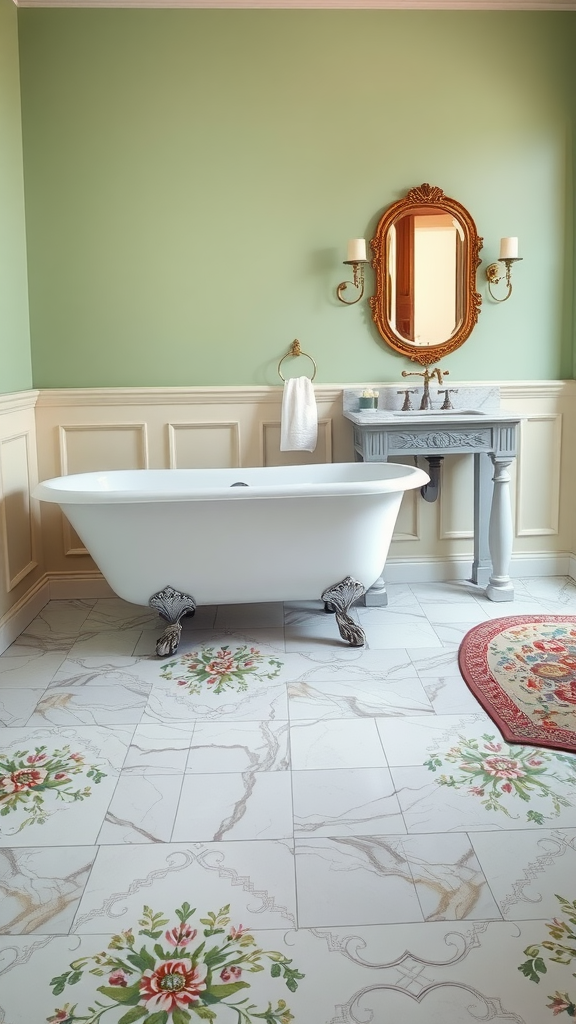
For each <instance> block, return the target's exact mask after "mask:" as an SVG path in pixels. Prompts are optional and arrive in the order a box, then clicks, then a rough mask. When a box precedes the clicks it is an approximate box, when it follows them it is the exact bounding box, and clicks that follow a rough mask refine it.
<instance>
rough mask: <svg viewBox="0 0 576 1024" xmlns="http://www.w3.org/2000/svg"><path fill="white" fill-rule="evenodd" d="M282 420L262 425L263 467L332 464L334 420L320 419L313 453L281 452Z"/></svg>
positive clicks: (268, 421) (261, 449)
mask: <svg viewBox="0 0 576 1024" xmlns="http://www.w3.org/2000/svg"><path fill="white" fill-rule="evenodd" d="M280 428H281V424H280V420H263V421H262V422H261V424H260V465H261V466H317V465H319V464H321V463H323V462H332V461H333V458H332V420H331V419H320V417H318V440H317V443H316V448H315V449H314V451H313V452H305V451H295V452H282V451H280Z"/></svg>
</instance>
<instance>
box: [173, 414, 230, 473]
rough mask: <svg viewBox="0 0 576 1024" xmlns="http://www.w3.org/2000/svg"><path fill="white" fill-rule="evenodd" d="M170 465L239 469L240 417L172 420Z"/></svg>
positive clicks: (179, 467)
mask: <svg viewBox="0 0 576 1024" xmlns="http://www.w3.org/2000/svg"><path fill="white" fill-rule="evenodd" d="M167 426H168V452H169V456H168V460H169V461H168V465H169V467H170V469H194V468H202V469H204V468H205V469H208V468H211V467H212V468H214V469H237V468H238V467H239V466H240V424H239V423H238V421H237V420H230V421H225V420H210V421H206V420H199V421H198V422H196V423H194V422H190V423H168V425H167Z"/></svg>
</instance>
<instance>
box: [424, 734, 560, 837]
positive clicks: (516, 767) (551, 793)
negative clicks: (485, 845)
mask: <svg viewBox="0 0 576 1024" xmlns="http://www.w3.org/2000/svg"><path fill="white" fill-rule="evenodd" d="M563 763H566V762H565V760H564V759H562V758H560V757H559V756H558V755H557V754H556V753H555V752H554V751H551V750H540V749H539V750H535V749H534V748H533V747H527V746H526V747H524V746H510V745H508V744H506V743H504V741H503V740H499V739H497V738H496V737H495V736H489V735H484V736H483V737H482V739H481V741H479V740H477V739H475V738H472V739H468V738H467V737H465V736H459V737H458V742H457V743H456V744H455V745H454V746H452V747H451V748H450V749H449V750H447V751H445V752H443V753H440V752H437V754H436V755H434V756H433V757H431V758H430V759H429V760H428V761H425V762H424V766H425V767H427V768H428V770H429V771H433V772H435V771H436V769H437V768H438V767H444V765H446V767H448V766H449V765H451V764H456V765H457V768H458V772H454V774H450V775H447V774H442V775H440V777H439V778H437V779H436V780H435V781H436V783H437V785H439V786H446V787H447V788H449V789H465V790H466V792H467V793H469V794H470V795H471V796H476V797H478V798H479V800H480V803H481V805H482V806H483V807H484V809H485V810H486V811H496V812H498V813H500V814H504V815H505V816H506V817H507V818H518V817H519V815H517V814H516V815H515V814H514V813H513V809H514V808H513V804H514V801H516V800H519V801H521V802H523V803H534V801H535V800H541V801H543V802H544V806H543V807H542V805H541V807H540V808H535V807H533V806H532V807H531V808H530V810H528V811H527V812H526V820H527V821H529V822H531V823H534V824H537V825H543V824H544V823H545V821H546V820H547V819H550V818H556V817H558V815H559V814H560V812H561V810H562V807H572V806H574V805H575V804H576V801H575V800H573V799H571V797H572V794H573V793H574V792H575V787H576V761H575V760H574V759H573V760H572V761H571V762H570V768H571V770H570V771H568V772H565V771H563V772H562V774H560V773H559V768H560V765H561V764H563ZM558 784H560V785H561V786H564V787H565V791H566V793H567V794H568V796H566V795H564V794H563V793H561V792H558V790H557V786H558Z"/></svg>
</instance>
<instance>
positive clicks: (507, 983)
mask: <svg viewBox="0 0 576 1024" xmlns="http://www.w3.org/2000/svg"><path fill="white" fill-rule="evenodd" d="M196 903H198V901H196ZM181 905H182V904H181V903H180V906H181ZM156 906H157V905H155V906H154V907H153V908H151V909H154V910H155V909H156ZM177 906H178V904H174V903H173V902H172V903H168V904H165V905H163V906H162V907H161V911H160V912H164V915H165V917H166V920H167V924H168V929H169V931H171V930H173V926H175V925H178V923H179V922H178V920H177V919H176V916H175V914H174V909H175V907H177ZM217 911H218V908H216V909H215V913H217ZM200 913H204V914H206V913H207V911H206V910H205V907H204V904H203V903H202V904H201V905H200V908H199V909H198V910H197V912H196V913H195V914H194V915H192V917H191V918H190V925H189V927H190V928H191V926H192V925H194V926H199V927H195V928H194V929H191V930H196V932H198V931H199V929H200V927H201V925H200V922H199V920H198V917H199V914H200ZM231 920H232V922H234V923H233V925H232V927H236V924H237V921H238V919H237V918H236V917H234V915H233V914H232V919H231ZM140 922H143V923H142V924H140ZM145 923H146V919H145V918H144V917H143V912H142V908H140V910H139V911H136V912H135V913H134V914H132V916H130V918H129V920H128V921H126V920H124V921H123V924H126V925H127V926H128V929H131V930H132V934H134V935H136V934H137V933H138V931H139V930H140V928H142V927H143V926H144V924H145ZM110 925H111V927H110V928H109V929H108V931H107V932H103V933H101V934H99V935H98V934H83V935H77V936H74V938H73V939H72V938H70V937H64V936H38V937H37V938H35V939H32V940H30V939H26V938H22V937H19V936H12V937H9V938H6V939H4V940H0V943H1V945H0V954H1V956H2V961H3V964H4V977H3V987H2V995H1V996H0V1002H1V1006H0V1010H1V1012H2V1015H3V1017H4V1020H5V1021H7V1022H9V1024H30V1022H31V1021H34V1022H35V1021H44V1020H47V1019H48V1020H51V1019H54V1018H55V1016H56V1014H55V1008H56V1007H58V1006H60V1007H62V1006H72V1005H75V1007H76V1009H75V1011H74V1012H75V1013H76V1014H77V1015H79V1016H80V1019H82V1017H86V1011H87V1008H88V1007H89V1006H92V1005H94V1002H95V1000H96V999H98V998H100V1001H101V1003H102V1005H103V1008H104V1012H105V1013H107V1014H109V1010H112V1011H113V1017H115V1018H116V1019H118V1016H119V1014H120V1013H122V1010H121V1009H120V1006H121V1005H122V1004H119V1003H118V1002H117V1001H115V1000H114V1001H113V1000H112V998H111V996H110V995H106V996H105V997H103V998H102V997H101V995H100V994H99V993H98V986H99V985H101V983H102V973H104V980H106V974H107V973H108V972H110V973H111V972H112V966H109V967H108V968H107V970H105V971H104V972H102V973H97V974H93V973H91V972H92V971H99V968H98V966H97V962H96V960H95V959H94V958H95V957H96V955H97V954H98V953H99V952H102V951H104V954H103V955H104V958H106V957H114V956H117V955H118V952H117V950H118V948H120V949H122V945H120V947H118V942H120V944H122V943H123V942H124V941H125V940H124V936H123V935H122V934H120V935H118V934H117V938H116V939H115V940H113V942H112V943H111V938H112V936H113V935H114V933H115V932H116V933H117V932H118V929H117V928H115V927H114V924H113V923H112V922H110ZM538 927H540V928H541V927H542V922H521V923H520V924H519V925H516V924H510V923H508V922H467V923H464V924H454V923H453V922H450V923H443V922H439V923H433V922H429V923H426V924H423V923H416V924H404V923H396V924H389V925H373V926H354V927H352V928H346V927H345V928H334V927H332V928H329V929H327V928H323V929H322V928H320V929H316V928H315V929H305V928H300V929H299V930H294V929H286V928H284V929H281V928H276V929H273V930H272V929H271V930H264V929H261V928H258V927H254V926H252V925H250V929H251V934H252V936H253V938H254V946H253V949H254V951H255V952H256V955H257V956H258V957H259V958H260V959H261V960H262V961H263V963H262V966H263V967H264V970H261V971H260V972H258V973H256V974H252V973H244V975H243V976H244V977H248V978H249V989H247V990H245V991H247V992H248V997H249V1000H250V1005H251V1006H252V1007H253V1008H254V1009H253V1012H254V1013H257V1014H259V1017H258V1019H264V1016H263V1015H265V1014H266V1013H267V1007H268V1006H270V1007H271V1008H272V1011H273V1012H275V1011H276V1010H278V1012H277V1013H276V1017H277V1020H282V1015H283V1016H284V1017H285V1020H286V1021H290V1020H294V1021H295V1022H297V1024H309V1022H313V1024H357V1022H362V1024H365V1022H368V1021H373V1022H388V1021H398V1022H400V1021H401V1022H402V1024H477V1022H478V1021H479V1020H483V1019H484V1020H492V1021H494V1022H496V1024H504V1022H505V1021H506V1022H510V1021H512V1022H514V1024H543V1022H544V1021H546V1020H549V1019H550V1010H549V1009H548V1008H547V1005H546V1004H547V1003H550V997H549V996H548V995H547V992H549V991H554V990H555V989H556V990H559V989H562V988H566V977H565V976H566V973H567V972H566V968H563V967H562V966H561V965H559V964H554V963H552V962H549V974H548V975H547V981H548V984H547V985H545V987H544V988H542V985H539V986H535V985H534V984H533V983H532V982H531V981H530V980H529V979H528V978H526V977H525V976H524V975H523V974H522V973H521V972H519V971H518V964H519V963H521V962H522V961H525V959H526V956H525V954H524V949H525V948H526V947H527V946H529V945H530V944H533V943H534V941H535V938H539V935H538V932H537V929H538ZM128 929H127V930H128ZM114 942H115V945H114ZM159 942H160V944H161V945H163V946H164V949H165V950H167V953H169V951H170V946H169V943H168V941H167V940H166V938H165V936H164V935H162V936H161V937H160V939H159ZM217 942H218V937H216V939H215V943H217ZM194 943H195V945H197V943H198V938H195V940H194ZM139 944H140V945H144V947H145V948H146V949H147V950H148V951H150V950H152V947H153V940H151V939H149V938H148V937H147V936H146V935H145V936H143V937H142V938H141V939H139ZM264 951H274V952H275V954H276V956H275V961H272V962H273V963H274V962H276V963H288V966H289V967H290V968H291V969H292V970H293V971H296V972H297V973H296V974H293V975H292V977H293V979H294V982H295V983H294V984H292V985H291V987H290V989H289V988H288V986H287V983H286V980H285V977H283V976H282V975H283V970H282V968H281V970H280V973H279V974H278V972H277V971H275V972H274V974H273V973H272V971H271V970H270V967H269V958H268V957H267V956H266V953H265V952H264ZM152 956H154V953H152ZM71 962H73V963H74V964H75V965H77V963H78V962H80V963H81V964H82V967H83V969H82V971H81V974H80V976H78V972H76V973H75V975H74V982H75V983H74V985H73V986H70V985H69V984H66V975H67V972H69V971H70V964H71ZM104 963H106V960H105V959H104ZM495 964H497V965H498V970H497V971H496V972H495V970H494V965H495ZM141 971H142V968H141V967H140V968H139V969H135V970H134V975H135V976H136V978H138V977H141V976H142V974H141ZM138 972H140V974H139V973H138ZM31 975H32V976H33V978H34V984H33V985H31V984H30V976H31ZM54 979H59V984H60V985H63V986H64V987H63V988H62V989H56V986H55V984H54V983H53V982H54ZM115 980H116V981H118V980H119V978H118V977H116V978H115ZM118 988H121V986H117V989H118ZM53 991H58V992H59V994H57V995H54V994H53ZM111 991H112V988H111V987H110V986H109V987H108V992H109V993H110V992H111ZM280 999H282V1000H283V1003H282V1008H283V1009H278V1007H279V1000H280ZM71 1000H73V1001H74V1004H73V1003H72V1002H71ZM212 1005H214V1004H212ZM217 1006H218V1018H219V1019H218V1020H217V1024H220V1021H221V1022H222V1024H228V1022H229V1021H232V1019H233V1017H237V1013H236V1012H235V1011H233V1012H232V1015H230V1014H228V1016H227V1017H225V1015H226V1014H227V1008H226V1005H223V1004H222V1002H220V1003H219V1004H217ZM115 1007H117V1008H115ZM213 1012H214V1011H213ZM280 1014H281V1015H280ZM288 1014H289V1016H288ZM56 1019H58V1018H57V1016H56ZM61 1019H62V1017H61ZM104 1019H106V1017H105V1018H104ZM108 1019H112V1018H111V1017H110V1016H109V1017H108Z"/></svg>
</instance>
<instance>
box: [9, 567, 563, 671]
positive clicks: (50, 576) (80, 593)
mask: <svg viewBox="0 0 576 1024" xmlns="http://www.w3.org/2000/svg"><path fill="white" fill-rule="evenodd" d="M510 569H511V572H510V575H511V576H512V577H513V578H519V577H521V576H569V577H570V578H571V579H573V580H575V581H576V554H570V553H565V554H557V555H550V554H541V555H538V554H536V555H527V554H517V555H513V556H512V563H511V566H510ZM471 570H472V560H471V558H470V557H469V556H458V557H457V558H449V559H446V558H444V559H442V558H437V559H434V558H430V559H427V560H425V561H423V560H422V559H416V558H415V559H413V560H412V559H407V558H389V559H388V561H387V562H386V567H385V571H384V576H385V579H386V582H387V583H438V582H445V581H447V580H468V579H470V575H471ZM91 597H92V598H110V597H116V594H115V593H114V591H113V590H112V588H111V587H110V586H109V585H108V583H107V582H106V580H105V579H104V577H103V576H102V574H101V573H99V572H84V573H75V572H67V573H64V572H62V573H47V574H45V575H44V576H43V577H42V579H41V580H39V581H38V582H37V583H36V584H35V586H34V587H32V589H31V590H29V591H28V593H27V594H25V595H24V597H22V598H21V599H20V601H18V603H17V604H15V605H14V607H13V608H11V609H10V611H8V612H6V614H5V615H4V617H3V618H2V620H0V654H1V653H2V652H3V651H5V650H6V648H7V647H9V646H10V644H13V643H14V641H15V640H17V639H18V637H19V636H20V634H21V633H23V632H24V630H25V629H26V626H28V625H29V624H30V623H31V622H32V619H34V618H36V616H37V615H38V614H39V612H41V611H42V608H43V607H44V605H45V604H48V601H73V600H82V599H83V598H91Z"/></svg>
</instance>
